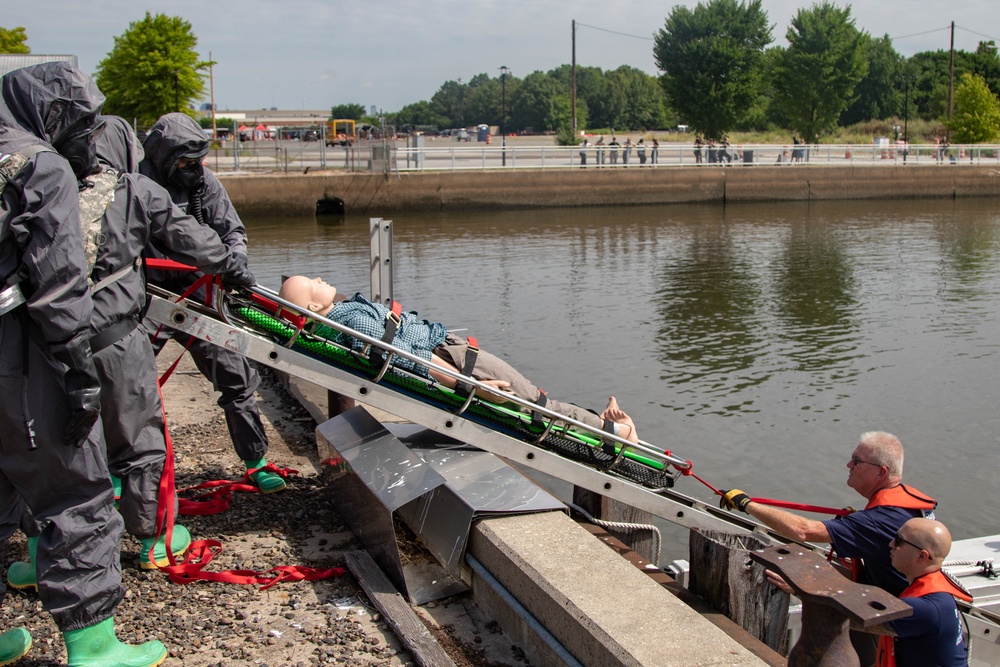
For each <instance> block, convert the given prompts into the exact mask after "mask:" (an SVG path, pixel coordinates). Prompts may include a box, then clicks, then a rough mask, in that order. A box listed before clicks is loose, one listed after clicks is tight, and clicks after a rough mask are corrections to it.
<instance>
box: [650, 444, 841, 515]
mask: <svg viewBox="0 0 1000 667" xmlns="http://www.w3.org/2000/svg"><path fill="white" fill-rule="evenodd" d="M664 453H665V454H666V455H667V456H671V454H670V450H667V451H666V452H664ZM687 464H688V468H686V469H684V468H681V469H680V471H681V474H682V475H685V476H688V477H694V478H695V479H696V480H698V481H699V482H701V483H702V484H704V485H705V486H707V487H708V488H710V489H711V490H712V493H714V494H715V495H717V496H721V495H725V494H723V492H722V491H720V490H719V489H717V488H715V487H714V486H712V485H711V484H709V483H708V482H706V481H705V480H703V479H702V478H701V477H699V476H698V475H696V474H694V466H693V464H692V463H691V462H690V461H688V462H687ZM750 500H752V501H753V502H755V503H760V504H761V505H771V506H773V507H782V508H785V509H791V510H799V511H802V512H818V513H820V514H833V515H834V516H847V515H848V514H850V513H851V512H853V511H854V510H851V509H838V508H835V507H822V506H820V505H806V504H803V503H793V502H789V501H787V500H774V499H773V498H751V499H750Z"/></svg>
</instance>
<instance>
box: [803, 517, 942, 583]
mask: <svg viewBox="0 0 1000 667" xmlns="http://www.w3.org/2000/svg"><path fill="white" fill-rule="evenodd" d="M921 516H927V514H926V513H925V512H923V511H922V510H908V509H903V508H901V507H888V506H886V505H879V506H878V507H873V508H871V509H867V510H861V511H860V512H853V513H851V514H848V515H847V516H843V517H840V518H838V519H831V520H829V521H824V522H823V525H825V526H826V529H827V531H829V533H830V543H831V544H832V545H833V548H834V549H835V550H836V551H837V555H838V556H840V557H841V558H862V559H864V562H865V569H864V575H863V576H862V579H861V582H860V583H866V584H872V585H875V586H878V587H879V588H882V589H885V590H887V591H889V592H890V593H892V594H893V595H895V596H897V597H899V594H900V593H902V592H903V591H904V590H905V589H906V587H907V586H908V585H909V583H908V582H907V581H906V577H904V576H903V575H902V574H900V573H899V572H898V571H897V570H896V568H894V567H893V566H892V554H891V551H890V549H889V541H890V540H892V538H893V537H895V536H896V532H897V531H898V530H899V529H900V527H902V525H903V524H904V523H906V522H907V521H909V520H910V519H913V518H916V517H921ZM932 516H933V513H931V514H930V517H932Z"/></svg>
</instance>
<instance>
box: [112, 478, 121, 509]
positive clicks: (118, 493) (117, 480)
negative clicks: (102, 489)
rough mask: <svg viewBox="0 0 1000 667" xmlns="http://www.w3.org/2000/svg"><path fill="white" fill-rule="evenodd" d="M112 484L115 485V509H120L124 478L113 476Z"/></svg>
mask: <svg viewBox="0 0 1000 667" xmlns="http://www.w3.org/2000/svg"><path fill="white" fill-rule="evenodd" d="M111 486H113V487H115V509H118V505H119V501H120V500H121V497H122V478H121V477H115V476H114V475H112V476H111Z"/></svg>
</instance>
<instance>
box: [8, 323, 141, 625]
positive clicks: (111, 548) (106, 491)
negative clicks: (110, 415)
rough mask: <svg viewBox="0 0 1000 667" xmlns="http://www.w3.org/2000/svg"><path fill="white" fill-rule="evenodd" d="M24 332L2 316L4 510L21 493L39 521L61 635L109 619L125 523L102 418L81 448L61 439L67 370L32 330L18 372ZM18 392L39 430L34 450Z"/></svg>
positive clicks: (43, 580)
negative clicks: (116, 497) (113, 482)
mask: <svg viewBox="0 0 1000 667" xmlns="http://www.w3.org/2000/svg"><path fill="white" fill-rule="evenodd" d="M24 333H25V332H24V331H23V329H22V326H21V323H20V321H19V319H18V318H17V317H16V316H13V317H12V316H11V315H5V316H3V317H0V507H2V508H11V507H14V506H16V504H17V503H18V502H19V497H20V498H23V499H24V502H25V504H26V505H27V506H28V508H29V509H30V510H31V513H32V514H33V515H34V517H35V518H36V520H37V521H38V523H39V525H40V526H41V533H40V534H39V536H38V554H37V556H38V558H37V561H36V570H37V572H38V593H39V597H40V598H41V600H42V604H43V605H44V606H45V609H46V610H47V611H48V612H49V613H50V614H52V618H53V620H54V621H55V622H56V625H57V626H59V629H60V630H61V631H63V632H66V631H69V630H77V629H79V628H85V627H87V626H90V625H93V624H95V623H99V622H101V621H103V620H105V619H106V618H109V617H110V616H112V615H113V614H114V610H115V607H116V606H117V605H118V602H119V601H120V600H121V598H122V596H123V594H124V591H123V589H122V587H121V563H120V560H119V544H120V542H121V536H122V519H121V517H120V516H119V515H118V513H117V512H116V511H115V509H114V503H113V499H114V491H113V489H112V487H111V479H110V478H109V477H108V465H107V459H106V454H105V450H104V433H103V431H102V429H101V426H100V422H98V424H97V425H96V426H95V427H94V430H93V431H92V432H91V434H90V437H89V438H88V440H87V442H86V444H84V446H83V447H72V446H67V445H66V444H65V443H64V441H63V430H64V429H65V427H66V424H67V423H68V422H69V418H70V414H69V407H68V405H67V402H66V394H65V389H64V387H63V382H62V377H63V375H64V374H65V372H66V369H65V367H64V366H62V365H61V364H59V363H57V362H55V361H54V360H53V359H52V358H51V357H50V356H49V354H48V353H47V351H45V350H43V349H41V348H40V347H39V343H38V341H41V340H43V338H42V336H41V332H39V331H37V330H32V331H31V334H30V336H29V343H28V371H29V372H28V373H23V356H22V355H23V353H24V352H23V351H24V348H23V340H24V338H23V335H22V334H24ZM22 397H26V399H27V409H28V415H27V416H28V417H30V419H31V420H32V421H31V429H32V431H33V432H34V434H35V438H34V439H35V444H36V445H37V448H36V449H32V450H29V449H28V439H27V432H26V429H25V418H26V415H25V413H24V411H23V410H22Z"/></svg>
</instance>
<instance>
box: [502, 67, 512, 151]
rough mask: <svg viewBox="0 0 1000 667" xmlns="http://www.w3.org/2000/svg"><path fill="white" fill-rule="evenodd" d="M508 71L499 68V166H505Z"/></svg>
mask: <svg viewBox="0 0 1000 667" xmlns="http://www.w3.org/2000/svg"><path fill="white" fill-rule="evenodd" d="M509 72H510V70H509V69H508V68H507V66H506V65H501V66H500V88H501V90H502V91H503V92H502V93H501V94H502V98H501V103H500V144H501V146H502V147H503V148H502V151H501V166H503V167H506V166H507V130H506V129H505V127H504V120H505V119H506V118H507V74H508V73H509Z"/></svg>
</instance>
